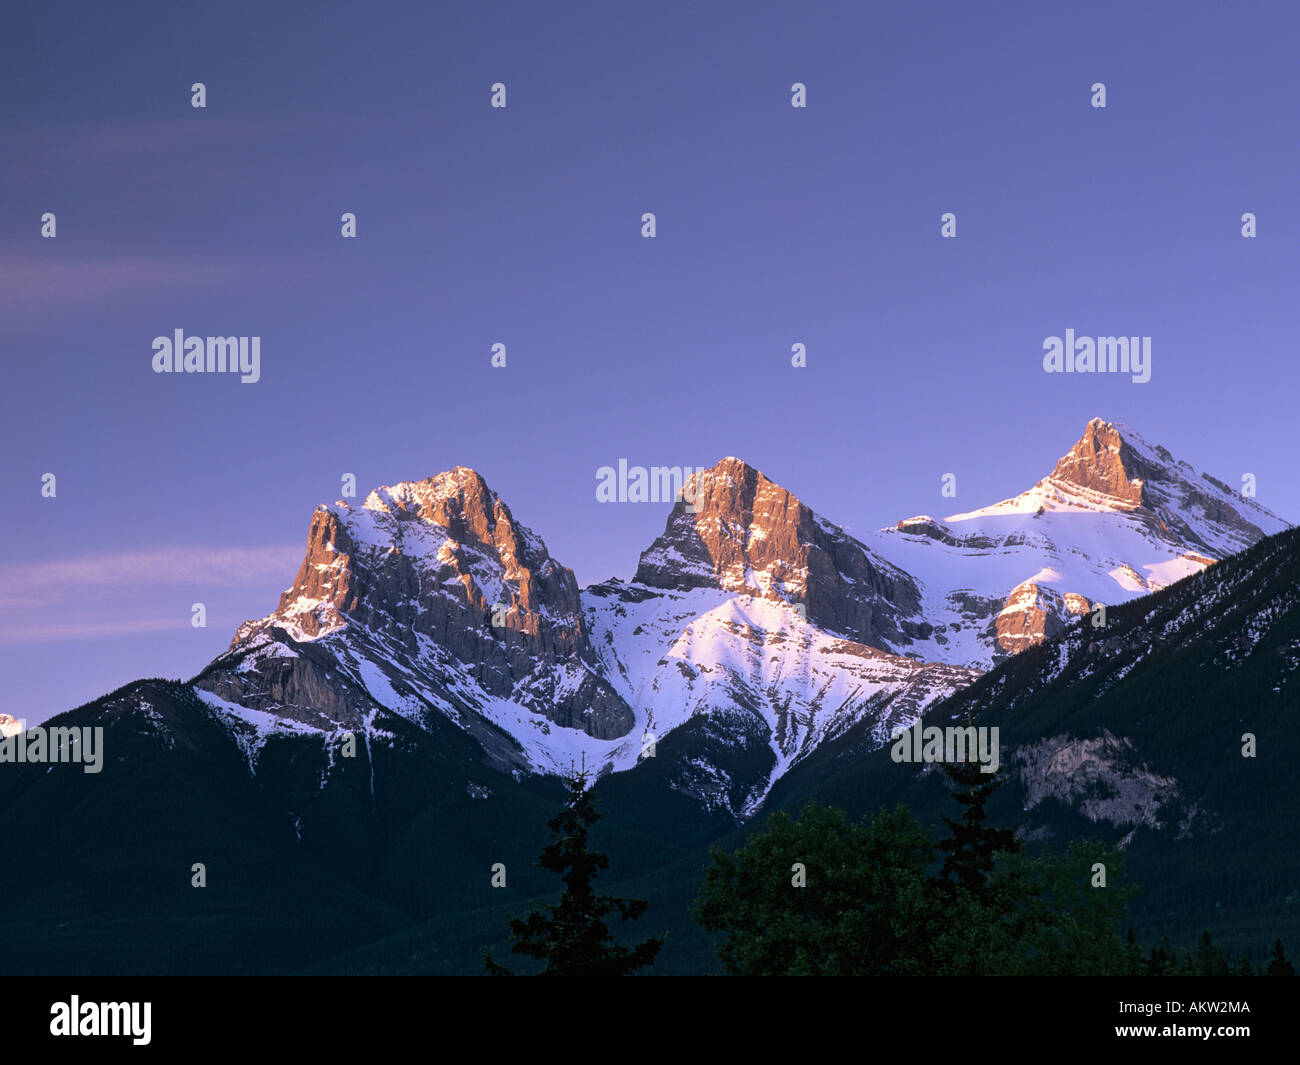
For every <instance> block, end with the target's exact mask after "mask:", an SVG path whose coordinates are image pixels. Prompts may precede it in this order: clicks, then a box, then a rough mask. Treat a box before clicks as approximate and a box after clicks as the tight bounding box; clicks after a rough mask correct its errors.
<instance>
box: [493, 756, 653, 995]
mask: <svg viewBox="0 0 1300 1065" xmlns="http://www.w3.org/2000/svg"><path fill="white" fill-rule="evenodd" d="M587 781H588V773H587V770H586V767H585V765H584V766H583V768H582V769H581V770H573V769H570V772H569V775H568V776H567V777H566V778H565V784H566V786H567V787H568V789H569V793H568V796H567V799H566V801H565V804H564V806H563V808H562V809H561V810H560V812H559V813H558V814H556V816H555V817H553V818H551V820H550V821H549V822H548V823H547V827H548V828H549V829H550V832H551V835H552V836H554V837H555V839H554V841H553V842H552V843H550V844H549V845H548V846H546V847H545V848H544V849H543V850H542V854H541V858H540V860H539V862H538V864H539V865H541V866H542V868H544V869H549V870H550V871H551V872H553V873H556V874H558V875H559V876H560V878H561V879H562V880H563V881H564V885H565V886H564V893H563V894H562V895H561V896H560V901H559V904H558V905H555V906H547V907H545V908H544V909H542V910H534V909H533V908H532V907H531V905H530V907H529V911H528V917H527V919H526V920H520V919H519V918H514V919H512V920H511V922H510V933H511V938H512V939H513V940H514V944H513V945H512V946H511V948H510V949H511V950H512V951H513V952H514V953H516V954H520V955H523V956H524V957H528V958H535V959H537V960H538V961H543V962H545V963H546V968H545V969H543V970H542V971H541V972H540V973H538V974H537V975H538V976H628V975H630V974H632V973H634V972H635V971H636V970H638V969H641V968H644V967H645V966H647V965H652V964H654V960H655V957H656V956H657V955H658V953H659V948H660V947H662V946H663V942H664V939H665V938H666V935H665V936H659V937H651V938H650V939H647V940H646V941H645V942H643V943H639V944H638V945H637V946H635V947H632V948H628V947H624V946H622V945H620V944H618V943H616V942H615V941H614V937H613V935H612V934H611V933H610V930H609V926H608V925H607V924H606V923H605V919H606V918H607V917H609V916H610V915H611V914H613V913H617V914H619V916H620V917H621V918H622V920H623V921H634V920H636V919H637V918H639V917H640V916H641V915H642V914H644V913H645V911H646V909H647V908H648V907H649V905H650V903H649V902H647V901H646V900H644V899H618V898H613V897H611V896H608V895H597V894H596V893H595V891H594V890H593V888H592V886H591V882H592V881H593V880H594V879H595V878H596V875H597V874H598V873H599V872H600V871H601V870H602V869H607V868H609V857H608V856H607V855H604V854H601V853H599V852H598V851H593V850H591V849H590V848H589V847H588V846H587V832H588V830H589V829H590V827H591V826H592V825H593V824H594V823H595V822H596V821H598V820H599V819H600V814H599V813H598V812H597V810H596V804H595V801H594V799H593V798H592V795H591V792H590V790H588V787H587ZM483 960H484V962H485V964H486V965H487V970H488V972H489V973H490V974H491V975H492V976H515V975H517V974H516V973H514V972H512V971H511V970H509V969H507V968H506V967H505V966H503V965H499V964H498V963H497V962H495V961H493V959H492V956H491V955H490V954H488V953H487V952H486V951H485V952H484V957H483Z"/></svg>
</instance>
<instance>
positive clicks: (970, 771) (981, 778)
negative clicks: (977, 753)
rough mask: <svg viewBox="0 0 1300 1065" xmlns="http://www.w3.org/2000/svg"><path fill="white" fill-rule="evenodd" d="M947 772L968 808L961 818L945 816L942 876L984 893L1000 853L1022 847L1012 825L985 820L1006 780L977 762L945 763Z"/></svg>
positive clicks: (953, 883)
mask: <svg viewBox="0 0 1300 1065" xmlns="http://www.w3.org/2000/svg"><path fill="white" fill-rule="evenodd" d="M944 772H945V773H946V774H947V776H948V779H949V780H950V781H951V782H952V785H953V791H952V797H953V798H954V799H955V800H956V801H957V802H958V803H960V804H961V805H962V806H963V807H964V810H963V811H962V815H961V820H960V821H956V820H953V818H951V817H944V819H943V820H944V823H945V824H946V825H947V826H948V831H949V835H948V837H947V838H946V839H942V840H940V841H939V844H938V847H939V850H940V851H941V852H943V853H944V855H945V857H944V860H943V866H942V868H941V869H940V870H939V879H940V880H941V881H945V882H946V883H947V884H949V885H951V886H954V887H961V888H964V889H965V890H966V891H969V892H971V893H972V894H974V895H977V896H978V895H982V894H985V887H986V885H987V883H988V878H989V874H990V873H992V872H993V869H994V867H995V864H996V858H997V856H998V855H999V854H1017V853H1019V852H1020V850H1021V847H1022V844H1021V842H1020V840H1019V839H1018V838H1017V837H1016V834H1015V832H1014V831H1012V830H1011V829H1009V828H995V827H993V826H992V825H988V824H986V823H985V822H986V821H987V820H988V814H987V812H986V811H985V809H984V807H985V804H986V803H987V802H988V799H989V796H990V795H992V794H993V792H994V791H996V790H997V789H998V788H999V787H1001V786H1002V783H1003V781H1002V778H1001V776H1000V775H999V774H997V773H993V774H989V773H985V772H983V771H982V770H981V768H980V766H979V764H978V763H976V762H956V763H949V764H946V765H945V766H944Z"/></svg>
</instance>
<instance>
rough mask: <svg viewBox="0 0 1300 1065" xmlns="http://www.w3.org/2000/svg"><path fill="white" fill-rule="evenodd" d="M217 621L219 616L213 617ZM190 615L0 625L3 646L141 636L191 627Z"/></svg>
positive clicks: (1, 644)
mask: <svg viewBox="0 0 1300 1065" xmlns="http://www.w3.org/2000/svg"><path fill="white" fill-rule="evenodd" d="M210 620H211V621H213V622H214V623H215V622H217V620H218V619H215V618H213V619H210ZM190 628H192V626H191V625H190V622H189V621H188V620H186V618H183V617H182V618H139V619H136V620H134V621H68V622H54V623H52V624H48V625H27V624H23V625H0V646H5V645H14V644H24V643H62V642H64V641H65V640H99V639H104V638H105V637H112V636H138V635H140V634H142V633H146V632H171V631H180V630H182V629H190Z"/></svg>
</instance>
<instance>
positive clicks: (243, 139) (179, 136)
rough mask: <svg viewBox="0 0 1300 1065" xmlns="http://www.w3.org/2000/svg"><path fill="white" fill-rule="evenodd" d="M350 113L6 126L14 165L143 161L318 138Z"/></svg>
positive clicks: (195, 116)
mask: <svg viewBox="0 0 1300 1065" xmlns="http://www.w3.org/2000/svg"><path fill="white" fill-rule="evenodd" d="M344 120H345V116H338V117H337V118H330V117H328V116H320V115H299V116H289V115H276V116H273V115H247V116H238V115H233V116H224V117H223V116H219V115H209V114H206V113H205V112H203V111H194V112H193V113H192V114H189V115H186V116H184V117H183V118H160V119H141V120H139V121H135V122H111V123H103V122H101V123H85V122H81V123H58V124H30V123H29V124H26V125H22V126H16V127H15V126H9V127H6V128H4V130H3V132H4V140H5V142H6V143H7V144H8V145H9V146H10V151H9V158H8V161H9V163H10V165H11V166H13V167H19V168H22V167H30V166H32V165H34V164H49V163H51V162H55V161H61V160H67V161H71V162H75V163H76V164H77V165H78V166H86V165H87V164H102V163H127V164H131V165H136V164H139V163H140V162H141V161H142V160H143V159H145V158H156V157H158V156H167V157H170V158H172V159H173V160H174V159H175V158H176V157H177V155H178V153H185V152H193V151H199V150H201V149H203V148H204V147H205V146H207V147H211V146H214V145H218V144H221V145H233V144H239V143H246V144H257V143H259V142H262V143H276V144H280V143H283V142H285V141H287V140H293V139H294V138H296V137H305V138H310V139H315V138H318V137H320V136H321V135H322V134H323V133H326V132H331V133H333V134H334V135H337V134H338V131H339V129H340V123H341V122H343V121H344Z"/></svg>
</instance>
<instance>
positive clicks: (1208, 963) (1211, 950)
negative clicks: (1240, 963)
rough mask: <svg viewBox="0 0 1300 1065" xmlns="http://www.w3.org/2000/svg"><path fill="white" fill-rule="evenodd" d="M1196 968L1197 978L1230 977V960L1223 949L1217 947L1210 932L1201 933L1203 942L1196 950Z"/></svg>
mask: <svg viewBox="0 0 1300 1065" xmlns="http://www.w3.org/2000/svg"><path fill="white" fill-rule="evenodd" d="M1195 966H1196V975H1197V976H1227V975H1228V972H1229V971H1228V959H1227V957H1226V956H1225V955H1224V953H1223V948H1222V947H1218V946H1216V945H1215V943H1214V940H1213V939H1212V938H1211V936H1210V933H1209V931H1208V930H1207V931H1204V932H1202V933H1201V941H1200V944H1199V945H1198V946H1197V948H1196V955H1195Z"/></svg>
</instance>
